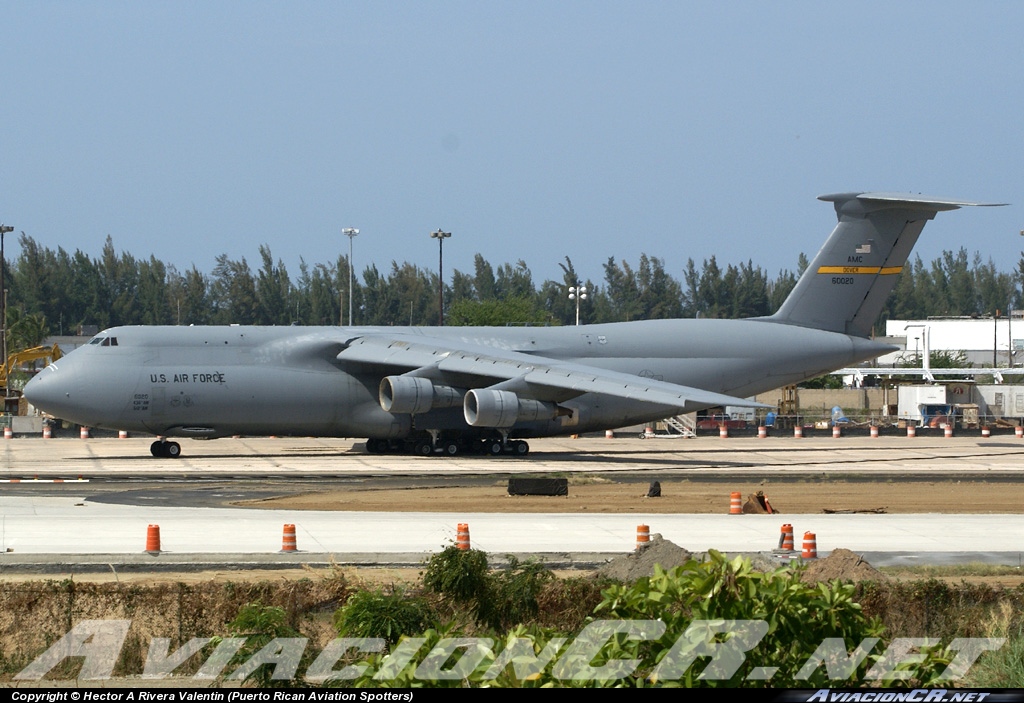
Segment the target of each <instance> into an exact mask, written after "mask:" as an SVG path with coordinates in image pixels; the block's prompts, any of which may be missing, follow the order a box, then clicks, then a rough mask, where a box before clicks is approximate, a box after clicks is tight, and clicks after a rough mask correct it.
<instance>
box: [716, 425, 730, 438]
mask: <svg viewBox="0 0 1024 703" xmlns="http://www.w3.org/2000/svg"><path fill="white" fill-rule="evenodd" d="M718 437H719V439H728V438H729V428H728V427H726V426H725V425H719V426H718Z"/></svg>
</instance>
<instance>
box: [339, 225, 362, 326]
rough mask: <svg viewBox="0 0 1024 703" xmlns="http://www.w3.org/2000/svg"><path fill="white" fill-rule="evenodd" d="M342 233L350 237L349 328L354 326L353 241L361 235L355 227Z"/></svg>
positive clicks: (347, 228) (348, 228)
mask: <svg viewBox="0 0 1024 703" xmlns="http://www.w3.org/2000/svg"><path fill="white" fill-rule="evenodd" d="M341 233H342V234H344V235H345V236H346V237H348V326H349V327H351V326H352V240H353V239H355V238H356V235H357V234H359V230H357V229H356V228H355V227H346V228H345V229H343V230H341Z"/></svg>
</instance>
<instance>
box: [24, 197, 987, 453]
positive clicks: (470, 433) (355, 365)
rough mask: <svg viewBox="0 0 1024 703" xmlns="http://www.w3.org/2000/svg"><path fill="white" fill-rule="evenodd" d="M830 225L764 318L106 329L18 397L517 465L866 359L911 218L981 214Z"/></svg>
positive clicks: (83, 416)
mask: <svg viewBox="0 0 1024 703" xmlns="http://www.w3.org/2000/svg"><path fill="white" fill-rule="evenodd" d="M820 199H821V200H824V201H828V202H831V203H834V205H835V210H836V214H837V216H838V219H839V223H838V225H837V226H836V228H835V230H834V231H833V232H832V234H831V236H830V237H829V238H828V240H827V241H826V242H825V245H824V246H823V247H822V249H821V251H819V252H818V255H817V256H816V257H815V259H814V261H813V262H812V263H811V265H810V266H809V267H808V269H807V271H806V272H805V273H804V274H803V276H802V277H801V278H800V280H799V281H798V282H797V284H796V287H795V288H794V289H793V292H792V293H791V294H790V296H789V297H788V298H787V299H786V301H785V302H784V303H783V304H782V307H781V308H780V309H779V311H778V312H776V313H775V314H774V315H772V316H770V317H759V318H750V319H744V320H710V319H686V320H644V321H638V322H617V323H609V324H600V325H587V326H584V327H242V326H228V327H180V326H179V327H115V328H112V329H108V330H105V331H103V332H101V333H100V334H98V335H97V336H96V337H94V338H93V339H92V340H91V341H90V342H89V344H87V345H85V346H83V347H81V348H79V349H76V350H75V351H73V352H72V353H70V354H68V355H67V356H65V357H64V358H62V359H60V360H59V361H57V362H55V363H53V364H50V365H49V366H48V367H46V368H45V369H43V371H41V372H40V373H39V374H38V375H36V377H35V378H33V379H32V380H31V381H30V382H29V383H28V384H27V385H26V387H25V396H26V397H27V398H28V400H29V401H30V402H31V403H32V404H33V405H34V406H35V407H37V408H40V409H42V410H43V411H45V412H47V413H50V414H51V415H54V416H56V417H58V418H62V419H64V420H68V421H71V422H74V423H78V424H81V425H85V426H89V427H98V428H106V429H118V430H129V431H136V432H145V433H150V434H153V435H157V437H158V440H157V441H156V442H154V443H153V445H152V447H151V451H152V453H153V456H157V457H177V456H180V454H181V446H180V445H179V444H178V443H177V442H174V441H169V440H168V439H167V438H170V437H194V438H204V439H209V438H215V437H225V436H231V435H239V434H245V435H297V436H325V437H368V438H369V439H368V440H367V442H366V448H367V450H368V451H370V452H374V453H378V452H392V451H394V452H399V451H411V452H414V453H416V454H423V455H430V454H434V453H438V454H443V455H455V454H459V453H460V452H468V451H473V452H479V453H484V454H494V455H499V454H505V453H508V454H512V455H519V456H521V455H525V454H526V453H527V452H529V445H527V443H526V441H525V439H527V438H530V437H545V436H555V435H570V434H578V433H583V432H593V431H600V430H605V429H607V428H615V427H623V426H626V425H635V424H640V423H646V422H652V421H654V420H658V419H661V418H665V417H668V416H670V415H674V414H676V413H679V412H692V411H694V410H701V409H704V408H708V407H713V406H719V405H740V406H748V407H750V406H757V407H764V406H759V405H758V404H757V403H753V402H751V401H749V400H744V397H746V396H751V395H753V394H755V393H759V392H762V391H767V390H771V389H773V388H779V387H781V386H784V385H787V384H791V383H796V382H798V381H801V380H804V379H807V378H812V377H814V376H818V375H820V374H823V373H826V372H829V371H832V370H834V369H837V368H841V367H844V366H849V365H851V364H854V363H857V362H861V361H865V360H868V359H872V358H874V357H876V356H878V355H880V354H883V353H886V352H889V351H892V350H893V349H894V347H892V346H891V345H888V344H882V343H879V342H876V341H874V340H872V339H869V338H868V336H869V334H870V333H871V326H872V324H873V323H874V322H875V320H876V319H877V317H878V315H879V313H880V311H881V309H882V306H883V304H884V303H885V300H886V298H887V297H888V295H889V293H890V292H891V291H892V289H893V287H894V286H895V285H896V281H897V278H898V276H899V274H900V272H901V271H902V270H903V266H904V264H905V263H906V261H907V257H908V256H909V255H910V251H911V249H912V248H913V246H914V243H915V242H916V241H917V238H918V235H919V234H920V233H921V230H922V228H923V227H924V225H925V223H926V222H927V221H928V220H930V219H932V218H933V217H935V214H936V213H937V212H939V211H942V210H955V209H957V208H959V207H961V206H965V205H983V204H984V203H968V202H963V201H958V200H947V199H941V198H928V197H923V196H918V195H906V194H895V193H840V194H834V195H823V196H821V198H820Z"/></svg>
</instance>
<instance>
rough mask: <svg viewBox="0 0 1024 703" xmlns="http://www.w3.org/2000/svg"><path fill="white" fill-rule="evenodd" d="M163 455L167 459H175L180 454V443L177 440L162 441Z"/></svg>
mask: <svg viewBox="0 0 1024 703" xmlns="http://www.w3.org/2000/svg"><path fill="white" fill-rule="evenodd" d="M164 456H166V457H168V458H169V459H177V458H178V457H180V456H181V445H180V444H178V443H177V442H165V443H164Z"/></svg>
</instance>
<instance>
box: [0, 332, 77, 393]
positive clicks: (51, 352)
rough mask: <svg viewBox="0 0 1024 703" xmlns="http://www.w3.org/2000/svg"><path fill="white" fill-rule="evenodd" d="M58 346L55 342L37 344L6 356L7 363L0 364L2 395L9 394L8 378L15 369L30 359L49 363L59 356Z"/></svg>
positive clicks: (60, 355) (60, 354)
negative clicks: (43, 360) (37, 345)
mask: <svg viewBox="0 0 1024 703" xmlns="http://www.w3.org/2000/svg"><path fill="white" fill-rule="evenodd" d="M62 356H63V354H62V353H61V350H60V347H58V346H57V345H56V344H52V345H50V346H39V347H32V348H31V349H23V350H21V351H18V352H14V353H13V354H9V355H8V356H7V363H5V364H0V387H2V388H3V389H4V396H5V397H6V396H8V395H10V390H11V389H10V387H9V386H8V379H9V378H10V375H11V374H12V373H13V372H14V371H15V370H17V369H18V368H19V367H20V366H21V365H22V364H27V363H28V362H30V361H38V360H40V359H45V360H46V363H47V364H50V363H52V362H54V361H56V360H57V359H59V358H61V357H62Z"/></svg>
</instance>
